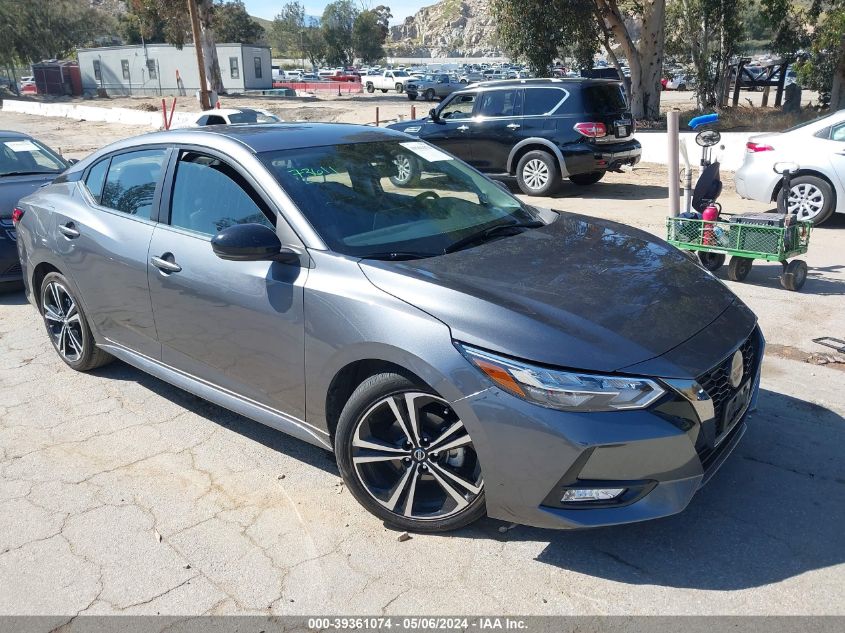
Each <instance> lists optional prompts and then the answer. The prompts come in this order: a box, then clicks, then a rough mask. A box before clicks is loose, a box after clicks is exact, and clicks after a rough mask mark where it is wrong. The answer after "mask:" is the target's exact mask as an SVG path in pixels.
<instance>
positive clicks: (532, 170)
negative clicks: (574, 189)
mask: <svg viewBox="0 0 845 633" xmlns="http://www.w3.org/2000/svg"><path fill="white" fill-rule="evenodd" d="M516 180H517V183H518V184H519V188H520V189H521V190H522V193H524V194H527V195H529V196H550V195H552V194H553V193H555V192H556V191H557V190H558V189H559V188H560V170H559V169H558V166H557V161H556V160H555V158H554V156H552V155H551V154H549V153H548V152H544V151H541V150H535V151H532V152H528V153H527V154H525V155H524V156H523V157H522V158H520V159H519V163H518V164H517V166H516Z"/></svg>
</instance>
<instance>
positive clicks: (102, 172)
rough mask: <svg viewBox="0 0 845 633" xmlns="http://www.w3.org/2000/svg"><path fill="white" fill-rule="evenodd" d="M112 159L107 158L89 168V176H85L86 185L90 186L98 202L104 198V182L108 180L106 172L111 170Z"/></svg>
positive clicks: (89, 189) (89, 188)
mask: <svg viewBox="0 0 845 633" xmlns="http://www.w3.org/2000/svg"><path fill="white" fill-rule="evenodd" d="M110 160H111V159H109V158H106V159H104V160H101V161H100V162H99V163H97V164H96V165H94V166H93V167H92V168H91V169H89V170H88V176H87V177H86V178H85V186H86V187H88V191H90V192H91V195H92V196H93V197H94V200H96V201H97V204H100V203H101V202H102V199H103V184H104V183H105V182H106V172H107V171H108V170H109V162H110Z"/></svg>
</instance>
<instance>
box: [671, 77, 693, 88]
mask: <svg viewBox="0 0 845 633" xmlns="http://www.w3.org/2000/svg"><path fill="white" fill-rule="evenodd" d="M693 87H695V78H694V77H690V76H688V75H675V76H674V77H672V78H671V79H669V81H667V82H666V90H681V91H683V90H689V89H691V88H693Z"/></svg>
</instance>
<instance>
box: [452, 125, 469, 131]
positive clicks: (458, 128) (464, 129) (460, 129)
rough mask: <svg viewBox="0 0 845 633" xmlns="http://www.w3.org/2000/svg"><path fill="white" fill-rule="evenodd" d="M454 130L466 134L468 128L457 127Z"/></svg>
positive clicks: (464, 126)
mask: <svg viewBox="0 0 845 633" xmlns="http://www.w3.org/2000/svg"><path fill="white" fill-rule="evenodd" d="M455 129H456V130H458V132H466V131H467V130H468V129H469V126H468V125H459V126H458V127H456V128H455Z"/></svg>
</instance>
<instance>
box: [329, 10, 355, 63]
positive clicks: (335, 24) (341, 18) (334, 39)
mask: <svg viewBox="0 0 845 633" xmlns="http://www.w3.org/2000/svg"><path fill="white" fill-rule="evenodd" d="M356 17H358V9H356V8H355V5H354V4H352V2H351V0H336V2H332V3H330V4H328V5H326V8H325V10H324V11H323V17H322V20H321V28H322V31H323V40H324V41H325V43H326V61H327V62H328V63H329V64H336V65H340V64H349V63H351V62H352V60H353V58H354V54H355V51H354V48H353V45H352V30H353V26H354V24H355V18H356Z"/></svg>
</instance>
